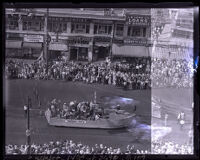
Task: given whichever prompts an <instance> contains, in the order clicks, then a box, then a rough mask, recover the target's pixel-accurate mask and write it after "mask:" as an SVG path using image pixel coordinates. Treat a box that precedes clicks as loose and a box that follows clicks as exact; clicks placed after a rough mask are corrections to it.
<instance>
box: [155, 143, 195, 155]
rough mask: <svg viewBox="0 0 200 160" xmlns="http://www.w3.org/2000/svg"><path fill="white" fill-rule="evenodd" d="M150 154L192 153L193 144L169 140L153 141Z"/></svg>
mask: <svg viewBox="0 0 200 160" xmlns="http://www.w3.org/2000/svg"><path fill="white" fill-rule="evenodd" d="M152 154H193V146H192V145H189V144H182V145H180V144H178V143H175V142H171V141H153V142H152Z"/></svg>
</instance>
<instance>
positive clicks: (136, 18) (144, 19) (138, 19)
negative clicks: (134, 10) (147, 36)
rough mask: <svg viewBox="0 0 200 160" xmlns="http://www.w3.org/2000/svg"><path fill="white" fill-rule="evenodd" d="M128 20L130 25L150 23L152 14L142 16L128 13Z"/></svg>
mask: <svg viewBox="0 0 200 160" xmlns="http://www.w3.org/2000/svg"><path fill="white" fill-rule="evenodd" d="M126 22H127V24H129V25H139V26H141V25H145V26H146V25H147V26H149V25H150V16H140V15H127V16H126Z"/></svg>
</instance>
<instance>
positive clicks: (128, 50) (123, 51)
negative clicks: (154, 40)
mask: <svg viewBox="0 0 200 160" xmlns="http://www.w3.org/2000/svg"><path fill="white" fill-rule="evenodd" d="M112 53H113V56H127V57H147V56H149V51H148V48H147V47H144V46H129V45H125V46H124V45H123V46H118V45H116V44H113V46H112Z"/></svg>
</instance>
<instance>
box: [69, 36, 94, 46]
mask: <svg viewBox="0 0 200 160" xmlns="http://www.w3.org/2000/svg"><path fill="white" fill-rule="evenodd" d="M67 41H68V44H89V42H90V41H91V38H89V37H69V39H68V40H67Z"/></svg>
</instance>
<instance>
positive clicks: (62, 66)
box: [5, 58, 150, 89]
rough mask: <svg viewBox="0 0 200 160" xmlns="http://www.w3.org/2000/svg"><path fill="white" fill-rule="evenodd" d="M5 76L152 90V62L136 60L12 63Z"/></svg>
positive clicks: (8, 66) (10, 62)
mask: <svg viewBox="0 0 200 160" xmlns="http://www.w3.org/2000/svg"><path fill="white" fill-rule="evenodd" d="M5 71H6V76H7V77H8V78H19V79H49V80H66V81H74V82H75V81H82V82H85V83H89V84H91V83H99V84H109V85H114V86H118V87H123V88H124V89H146V88H149V87H150V61H149V60H148V59H142V58H141V59H136V60H135V61H133V63H107V62H102V63H87V64H83V63H75V62H73V61H71V62H65V61H54V62H52V63H51V64H49V65H48V67H47V66H46V64H44V63H40V62H35V63H32V64H26V63H23V62H14V61H9V62H7V63H6V68H5Z"/></svg>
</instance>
